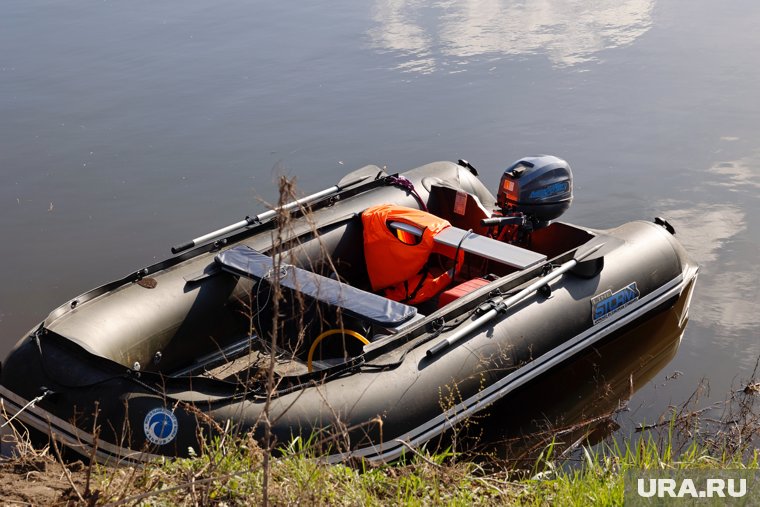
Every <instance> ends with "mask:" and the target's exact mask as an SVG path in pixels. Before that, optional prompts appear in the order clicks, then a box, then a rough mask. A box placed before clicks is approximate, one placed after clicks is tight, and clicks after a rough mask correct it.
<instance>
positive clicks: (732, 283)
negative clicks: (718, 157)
mask: <svg viewBox="0 0 760 507" xmlns="http://www.w3.org/2000/svg"><path fill="white" fill-rule="evenodd" d="M706 174H707V177H704V178H700V183H699V184H698V185H697V187H696V188H695V189H694V192H695V195H696V196H697V198H696V199H695V200H694V201H666V202H662V203H660V208H661V209H663V210H665V211H662V213H664V214H665V216H666V217H667V218H668V220H669V221H670V223H671V224H672V225H673V226H674V227H675V229H676V232H677V237H678V239H679V241H680V242H681V244H682V245H683V246H684V248H686V250H687V251H688V252H689V253H690V254H691V255H692V257H693V258H694V260H696V261H697V262H698V263H699V264H700V265H701V268H702V272H701V275H700V283H699V286H698V289H697V293H698V296H697V297H696V298H695V302H694V312H693V314H694V316H693V320H694V321H696V322H698V323H699V324H701V325H704V326H706V327H713V328H715V327H717V328H718V330H719V332H718V333H716V338H717V339H719V340H720V339H721V338H725V337H736V336H747V337H750V336H756V334H755V333H756V332H757V329H758V326H760V324H758V319H757V310H758V307H757V303H756V302H757V291H758V289H757V288H758V286H759V285H760V265H758V264H757V263H756V262H747V261H746V259H751V258H754V257H755V256H756V255H757V244H755V243H753V239H752V238H756V237H758V234H757V232H756V231H755V230H753V228H756V227H757V224H756V223H754V222H752V221H750V220H749V219H748V212H752V211H753V210H758V204H760V203H759V202H758V198H757V190H758V187H760V183H758V176H760V155H756V156H750V157H745V158H742V159H738V160H734V161H721V162H718V163H716V164H714V165H713V167H711V168H710V169H708V171H707V173H706ZM753 342H754V344H752V343H748V346H750V347H754V350H746V353H747V356H746V357H748V358H750V359H751V360H754V358H755V357H756V356H757V354H758V353H760V349H758V344H757V340H753ZM732 343H733V342H732ZM753 354H754V355H753Z"/></svg>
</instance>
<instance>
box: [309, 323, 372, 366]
mask: <svg viewBox="0 0 760 507" xmlns="http://www.w3.org/2000/svg"><path fill="white" fill-rule="evenodd" d="M334 334H345V335H348V336H353V337H354V338H356V339H357V340H359V341H360V342H362V343H363V344H364V345H369V340H368V339H366V338H365V337H363V336H362V335H360V334H359V333H357V332H356V331H351V330H350V329H330V330H328V331H325V332H324V333H322V334H321V335H319V336H317V338H316V339H315V340H314V343H312V344H311V348H310V349H309V355H308V356H307V357H306V367H307V368H308V369H309V373H311V370H312V365H311V361H312V359H313V358H314V352H315V351H316V350H317V345H319V343H320V342H321V341H322V340H324V339H325V338H327V337H328V336H331V335H334Z"/></svg>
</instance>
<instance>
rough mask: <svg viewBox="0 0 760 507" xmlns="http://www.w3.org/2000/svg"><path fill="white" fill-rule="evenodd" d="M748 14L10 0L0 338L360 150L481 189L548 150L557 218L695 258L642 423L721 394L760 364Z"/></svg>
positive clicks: (5, 25)
mask: <svg viewBox="0 0 760 507" xmlns="http://www.w3.org/2000/svg"><path fill="white" fill-rule="evenodd" d="M758 22H760V4H759V3H758V2H755V1H751V0H736V1H734V2H730V3H723V4H719V3H716V2H707V1H686V0H671V1H668V2H662V1H661V2H658V1H656V0H615V1H612V0H602V1H595V2H591V1H587V2H583V1H580V2H570V3H568V2H562V1H559V0H535V1H530V0H529V1H524V2H510V1H499V0H471V1H446V2H424V1H416V0H415V1H411V0H410V1H404V0H376V1H374V2H366V3H365V2H349V1H345V0H344V1H335V2H329V3H327V2H304V1H291V2H231V1H230V2H215V3H214V5H213V6H211V5H209V4H208V3H207V2H198V1H194V0H183V1H181V2H180V1H166V2H160V3H157V2H147V1H133V2H112V1H99V2H94V1H78V0H72V1H69V2H52V1H50V2H44V1H37V2H26V1H21V0H5V1H4V2H3V3H2V6H0V261H1V262H0V355H3V356H4V355H5V353H6V352H7V351H8V350H9V349H10V347H11V346H12V345H13V343H15V341H16V340H17V339H18V338H19V337H21V336H22V334H23V333H24V332H26V331H27V330H28V329H29V328H30V327H31V326H32V325H34V324H35V322H38V321H39V320H41V319H42V318H44V316H45V315H46V314H47V312H48V311H49V310H50V309H52V308H53V307H55V306H57V305H58V304H60V303H62V302H64V301H66V300H68V299H69V298H71V297H73V296H75V295H77V294H79V293H81V292H83V291H85V290H87V289H89V288H91V287H93V286H96V285H99V284H100V283H103V282H105V281H107V280H110V279H113V278H116V277H119V276H121V275H123V274H125V273H127V272H131V271H134V269H136V268H137V267H140V266H142V265H146V264H148V263H151V262H153V261H155V260H158V259H161V258H164V257H166V256H168V254H169V247H170V245H172V244H176V243H179V242H181V241H184V240H187V239H189V238H192V237H195V236H198V235H200V234H203V233H205V232H208V231H209V230H212V229H216V228H218V227H220V226H223V225H226V224H228V223H231V222H234V221H237V220H239V219H241V218H242V217H243V216H245V215H247V214H251V213H254V212H256V211H258V210H261V209H262V207H263V204H262V199H266V198H272V197H273V194H274V191H273V190H274V180H275V178H276V176H278V175H280V174H288V175H293V176H297V178H298V183H299V186H300V188H301V189H302V190H303V191H304V192H312V191H316V190H319V189H321V188H324V187H326V186H329V185H332V184H334V183H335V182H336V181H337V180H338V179H340V176H341V175H342V174H344V173H345V172H347V171H348V170H349V169H353V168H356V167H358V166H361V165H364V164H367V163H374V164H378V165H381V166H383V165H384V166H387V167H388V169H389V170H391V171H398V170H405V169H408V168H411V167H415V166H417V165H420V164H423V163H427V162H430V161H434V160H441V159H449V160H456V159H457V158H466V159H468V160H470V161H471V162H472V163H473V164H474V165H475V166H476V167H478V168H479V169H480V171H481V174H482V175H483V178H484V180H485V182H486V183H487V184H488V185H489V186H490V187H491V188H493V189H494V191H495V188H496V184H497V182H498V180H499V177H500V174H501V171H502V170H503V169H504V167H506V165H507V164H509V163H511V162H512V161H513V160H515V159H517V158H519V157H521V156H523V155H529V154H537V153H551V154H556V155H559V156H561V157H563V158H565V159H567V160H568V161H569V162H570V163H571V165H572V167H573V170H574V174H575V182H576V200H575V203H574V204H573V207H572V208H571V209H570V211H569V212H568V214H567V215H566V219H567V220H568V221H571V222H574V223H578V224H582V225H586V226H589V227H610V226H614V225H617V224H619V223H621V222H625V221H628V220H633V219H639V218H644V219H648V220H649V219H651V218H652V217H654V216H664V217H666V218H668V219H669V220H670V221H671V223H673V224H674V225H675V227H676V229H677V232H678V237H679V238H680V239H681V241H682V242H683V243H684V244H685V245H686V247H687V248H688V249H689V250H690V252H691V253H692V255H693V256H694V257H695V258H696V259H697V260H698V261H699V262H700V264H701V266H702V272H701V276H700V279H699V283H698V286H697V291H696V294H695V296H694V302H693V305H692V308H691V322H690V324H689V326H688V328H687V329H686V332H685V335H684V337H683V342H682V344H681V346H680V348H679V349H678V352H677V354H676V355H675V358H674V359H673V360H672V361H671V362H670V363H669V364H667V366H665V369H663V370H662V371H661V372H660V373H659V374H657V375H655V376H654V378H653V379H652V380H651V381H649V383H648V385H645V386H643V387H641V389H640V390H639V391H638V392H637V393H636V394H635V396H634V398H633V400H632V401H631V406H635V407H637V409H636V412H635V414H636V416H637V417H639V418H640V419H642V420H643V419H648V420H651V419H653V418H656V417H657V416H658V415H659V414H660V413H661V412H662V411H663V410H664V409H665V408H666V407H667V406H668V405H669V404H671V403H674V404H678V403H680V402H682V401H684V400H685V399H686V398H687V397H688V395H689V394H690V393H691V392H692V390H693V389H694V388H695V386H696V385H697V383H698V381H699V380H700V379H702V378H708V379H709V380H710V383H711V386H712V391H711V392H712V396H713V397H714V398H716V399H720V398H722V397H723V396H724V394H725V393H726V391H727V390H728V389H729V388H730V386H731V384H732V383H734V382H738V381H739V380H740V379H741V378H746V377H748V376H749V375H750V374H751V372H752V369H753V367H754V364H755V361H756V359H757V358H758V356H760V338H759V337H760V333H759V331H760V329H759V328H760V323H759V321H758V317H757V316H758V314H760V304H759V303H758V300H759V299H760V297H758V296H759V295H758V288H757V287H758V285H760V266H759V265H758V262H757V251H758V242H759V241H760V224H759V223H758V220H757V218H758V216H760V200H759V199H758V195H759V194H760V86H758V83H760V66H758V65H757V55H758V54H760V38H759V37H757V36H756V35H755V34H756V32H757V29H756V27H757V24H758ZM676 372H680V373H676ZM674 373H676V374H675V375H673V374H674ZM666 376H673V377H677V378H675V379H674V380H670V381H668V382H664V379H665V377H666Z"/></svg>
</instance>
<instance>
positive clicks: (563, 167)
mask: <svg viewBox="0 0 760 507" xmlns="http://www.w3.org/2000/svg"><path fill="white" fill-rule="evenodd" d="M572 201H573V173H572V171H571V170H570V165H569V164H568V163H567V162H566V161H564V160H562V159H561V158H557V157H554V156H551V155H539V156H537V157H525V158H521V159H520V160H518V161H517V162H515V163H514V164H512V165H511V166H509V167H508V168H507V169H506V170H505V171H504V174H503V175H502V177H501V182H500V183H499V191H498V193H497V195H496V202H497V204H498V205H499V207H500V208H501V210H502V212H503V213H505V214H506V213H522V214H523V215H525V217H526V218H527V219H528V220H529V221H530V222H531V223H532V224H533V226H534V228H538V227H544V226H546V225H548V224H549V223H550V222H551V221H552V220H554V219H555V218H558V217H559V216H561V215H562V214H563V213H564V212H565V211H567V209H568V208H569V207H570V204H571V203H572Z"/></svg>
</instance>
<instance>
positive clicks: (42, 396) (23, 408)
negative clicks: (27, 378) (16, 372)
mask: <svg viewBox="0 0 760 507" xmlns="http://www.w3.org/2000/svg"><path fill="white" fill-rule="evenodd" d="M51 393H52V391H45V392H44V393H42V394H40V395H39V396H37V397H36V398H34V399H33V400H32V401H30V402H29V403H27V404H26V405H24V406H23V407H21V410H19V411H18V412H16V413H15V414H13V417H11V418H10V419H8V420H7V421H5V422H4V423H3V424H2V425H0V429H3V428H5V427H6V426H8V425H9V424H10V423H11V422H12V421H13V420H14V419H15V418H17V417H18V416H20V415H21V413H22V412H24V411H25V410H27V409H30V408H32V407H34V404H35V403H39V402H40V401H42V400H43V399H45V396H47V395H48V394H51Z"/></svg>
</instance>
